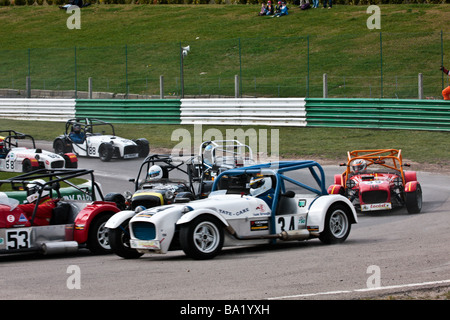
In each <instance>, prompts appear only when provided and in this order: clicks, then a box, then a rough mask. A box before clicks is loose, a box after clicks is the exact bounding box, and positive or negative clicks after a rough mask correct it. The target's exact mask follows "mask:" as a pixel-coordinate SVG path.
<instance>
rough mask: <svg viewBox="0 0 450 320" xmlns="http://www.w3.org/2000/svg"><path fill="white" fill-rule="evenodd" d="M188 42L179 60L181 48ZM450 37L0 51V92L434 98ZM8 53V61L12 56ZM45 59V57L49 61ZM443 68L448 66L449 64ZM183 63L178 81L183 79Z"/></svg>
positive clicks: (444, 81)
mask: <svg viewBox="0 0 450 320" xmlns="http://www.w3.org/2000/svg"><path fill="white" fill-rule="evenodd" d="M187 45H190V51H189V53H188V55H187V56H186V57H185V58H184V59H183V60H182V59H181V50H180V49H181V47H182V46H187ZM449 46H450V33H448V32H447V31H442V32H418V33H412V32H411V33H389V32H383V33H381V32H370V33H368V34H364V36H362V35H358V34H332V35H323V36H322V35H307V34H305V35H303V36H301V37H268V38H232V39H222V40H195V42H191V43H180V42H167V43H151V44H149V43H143V44H135V45H122V46H111V47H72V48H32V49H28V50H0V61H2V63H1V64H0V88H10V89H20V90H23V89H25V80H26V77H30V79H31V89H46V90H74V92H75V96H74V98H77V97H78V96H77V92H80V91H83V92H87V91H88V79H89V78H92V90H93V91H94V92H109V93H121V94H128V95H130V94H139V95H142V96H144V97H149V98H150V97H152V96H157V97H159V96H160V76H163V77H164V91H165V92H163V95H164V96H165V97H172V98H175V97H176V98H179V97H180V96H181V92H182V90H181V86H182V85H183V89H184V90H183V92H184V95H185V96H186V97H190V98H192V97H210V96H214V97H219V98H220V97H234V95H235V75H238V76H239V95H240V96H241V97H313V98H317V97H322V93H323V91H322V87H323V82H322V79H323V74H327V75H328V95H329V97H337V98H400V99H414V98H417V97H418V95H417V92H418V80H417V78H418V74H419V73H421V74H423V91H424V96H425V97H432V98H442V96H441V91H442V89H443V88H444V87H445V86H447V85H448V82H447V77H445V76H444V74H443V73H442V72H441V71H440V70H439V66H440V65H441V64H443V63H444V59H443V57H444V52H448V51H449V50H450V47H449ZM11 57H14V59H11ZM49 57H51V59H50V58H49ZM447 63H448V62H447ZM181 67H183V70H184V71H183V79H181V78H182V75H181Z"/></svg>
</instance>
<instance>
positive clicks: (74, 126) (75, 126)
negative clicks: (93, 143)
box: [73, 124, 81, 133]
mask: <svg viewBox="0 0 450 320" xmlns="http://www.w3.org/2000/svg"><path fill="white" fill-rule="evenodd" d="M73 132H75V133H80V132H81V126H80V125H79V124H74V125H73Z"/></svg>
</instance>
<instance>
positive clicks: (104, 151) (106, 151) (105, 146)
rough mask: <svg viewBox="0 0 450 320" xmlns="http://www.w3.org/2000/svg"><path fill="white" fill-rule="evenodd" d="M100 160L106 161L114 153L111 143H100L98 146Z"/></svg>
mask: <svg viewBox="0 0 450 320" xmlns="http://www.w3.org/2000/svg"><path fill="white" fill-rule="evenodd" d="M98 153H99V156H100V160H102V161H104V162H108V161H110V160H111V159H112V156H113V153H114V147H113V146H112V144H111V143H102V144H101V145H100V147H99V148H98Z"/></svg>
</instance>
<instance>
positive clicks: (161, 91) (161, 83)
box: [159, 76, 164, 99]
mask: <svg viewBox="0 0 450 320" xmlns="http://www.w3.org/2000/svg"><path fill="white" fill-rule="evenodd" d="M159 98H160V99H164V76H159Z"/></svg>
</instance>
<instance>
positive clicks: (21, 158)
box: [0, 130, 78, 172]
mask: <svg viewBox="0 0 450 320" xmlns="http://www.w3.org/2000/svg"><path fill="white" fill-rule="evenodd" d="M2 133H5V136H0V171H7V172H29V171H33V170H37V169H58V168H77V167H78V158H77V156H76V155H75V154H73V153H70V152H62V153H61V154H55V153H53V152H49V151H45V150H42V149H40V148H36V143H35V141H34V138H33V137H32V136H30V135H28V134H24V133H20V132H17V131H14V130H0V134H2ZM18 140H28V141H31V142H30V144H31V148H26V147H19V144H18Z"/></svg>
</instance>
